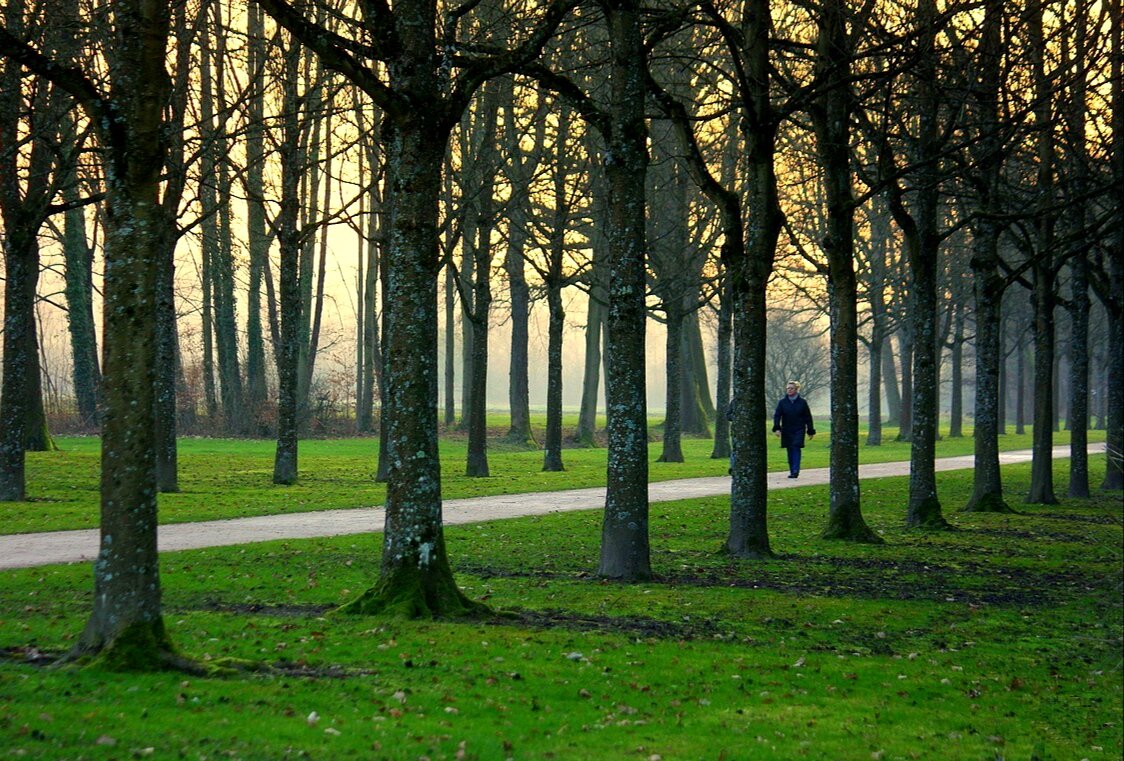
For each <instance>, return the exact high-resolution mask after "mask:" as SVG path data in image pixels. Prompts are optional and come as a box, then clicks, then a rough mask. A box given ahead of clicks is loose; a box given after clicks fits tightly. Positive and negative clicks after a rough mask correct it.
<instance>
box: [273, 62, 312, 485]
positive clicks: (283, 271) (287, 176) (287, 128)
mask: <svg viewBox="0 0 1124 761" xmlns="http://www.w3.org/2000/svg"><path fill="white" fill-rule="evenodd" d="M299 63H300V48H299V47H298V46H297V44H296V42H295V41H294V42H292V43H291V47H290V49H289V50H288V51H287V52H286V58H285V69H286V78H285V85H284V86H285V95H284V101H283V104H282V114H283V116H282V134H281V149H280V150H281V204H280V209H279V211H278V214H277V221H276V226H277V243H278V247H279V248H280V252H281V261H280V268H279V271H280V275H279V276H280V284H279V288H278V290H279V291H280V293H279V298H278V301H279V304H280V312H281V319H280V322H281V325H280V343H279V344H278V345H277V346H275V347H274V355H275V357H276V360H277V448H276V451H275V453H274V457H273V483H275V484H282V485H290V484H294V483H296V481H297V458H298V425H299V420H298V410H299V405H300V402H301V399H300V372H301V365H300V355H301V347H302V346H305V343H304V341H303V339H302V336H301V327H302V325H303V324H304V323H303V320H302V319H301V312H302V311H303V307H304V300H303V299H302V297H301V276H302V272H301V266H300V265H301V256H302V254H301V249H302V245H301V233H300V231H299V230H298V229H297V224H298V221H297V220H298V217H299V213H300V196H299V194H300V174H301V166H302V164H301V156H300V154H301V150H300V146H299V145H298V142H299V138H298V135H299V123H298V117H297V107H298V100H297V92H296V84H297V72H298V68H299Z"/></svg>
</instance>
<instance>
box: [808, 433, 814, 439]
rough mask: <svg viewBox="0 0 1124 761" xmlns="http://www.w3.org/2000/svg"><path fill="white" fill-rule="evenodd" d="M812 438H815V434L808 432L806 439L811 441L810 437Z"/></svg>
mask: <svg viewBox="0 0 1124 761" xmlns="http://www.w3.org/2000/svg"><path fill="white" fill-rule="evenodd" d="M814 438H816V434H814V433H809V434H808V441H811V440H812V439H814Z"/></svg>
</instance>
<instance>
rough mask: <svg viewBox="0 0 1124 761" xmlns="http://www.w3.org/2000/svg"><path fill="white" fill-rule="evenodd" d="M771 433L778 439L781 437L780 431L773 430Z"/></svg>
mask: <svg viewBox="0 0 1124 761" xmlns="http://www.w3.org/2000/svg"><path fill="white" fill-rule="evenodd" d="M773 435H774V436H776V437H777V438H778V439H779V438H780V437H781V432H780V431H773Z"/></svg>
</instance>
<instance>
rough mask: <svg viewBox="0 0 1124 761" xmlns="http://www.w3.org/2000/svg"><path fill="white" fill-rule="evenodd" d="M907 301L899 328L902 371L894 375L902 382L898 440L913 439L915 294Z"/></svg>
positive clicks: (899, 352)
mask: <svg viewBox="0 0 1124 761" xmlns="http://www.w3.org/2000/svg"><path fill="white" fill-rule="evenodd" d="M905 300H906V303H907V304H909V305H910V306H909V307H908V310H907V316H906V317H905V318H904V320H903V322H902V324H901V326H899V328H898V359H899V360H900V361H901V373H900V375H895V376H894V382H895V383H898V382H899V380H900V383H901V393H900V395H899V397H898V398H899V399H900V400H901V402H900V404H899V406H898V441H911V440H912V439H913V353H914V345H913V333H914V328H913V325H912V323H913V319H912V318H911V317H910V316H909V315H910V314H912V313H913V310H914V307H913V306H912V304H913V294H912V293H908V294H906V296H905Z"/></svg>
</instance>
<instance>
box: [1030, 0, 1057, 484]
mask: <svg viewBox="0 0 1124 761" xmlns="http://www.w3.org/2000/svg"><path fill="white" fill-rule="evenodd" d="M1044 4H1045V0H1034V2H1032V3H1031V5H1030V19H1029V23H1028V26H1029V37H1030V54H1031V61H1032V67H1033V77H1034V88H1035V89H1034V95H1035V105H1034V114H1035V123H1036V124H1038V125H1049V124H1052V123H1053V122H1052V120H1051V108H1050V88H1051V85H1050V83H1049V82H1048V81H1047V79H1046V70H1045V56H1046V42H1045V37H1044V33H1043V20H1042V13H1043V5H1044ZM1037 154H1038V178H1037V190H1038V194H1039V198H1040V203H1042V205H1043V206H1045V207H1048V206H1050V205H1051V204H1052V203H1053V186H1054V148H1053V137H1052V136H1051V134H1050V132H1049V130H1048V129H1046V127H1045V126H1042V127H1040V130H1039V133H1038V138H1037ZM1037 228H1038V229H1037V230H1036V237H1037V240H1036V246H1037V251H1035V253H1034V264H1033V266H1032V268H1031V272H1032V273H1033V276H1034V291H1033V294H1034V296H1033V299H1032V301H1033V306H1034V443H1033V455H1032V461H1031V466H1030V492H1029V493H1028V494H1027V497H1026V501H1027V502H1028V503H1030V504H1033V505H1054V504H1057V502H1058V498H1057V497H1056V496H1055V494H1054V461H1053V457H1054V454H1053V452H1054V426H1053V420H1052V418H1053V408H1054V404H1053V403H1054V341H1055V335H1054V306H1055V303H1056V298H1057V295H1056V291H1055V288H1056V285H1055V276H1054V255H1053V246H1054V243H1055V241H1054V220H1053V219H1052V213H1051V212H1050V211H1048V210H1044V211H1043V212H1042V213H1040V214H1039V215H1038V218H1037Z"/></svg>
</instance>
